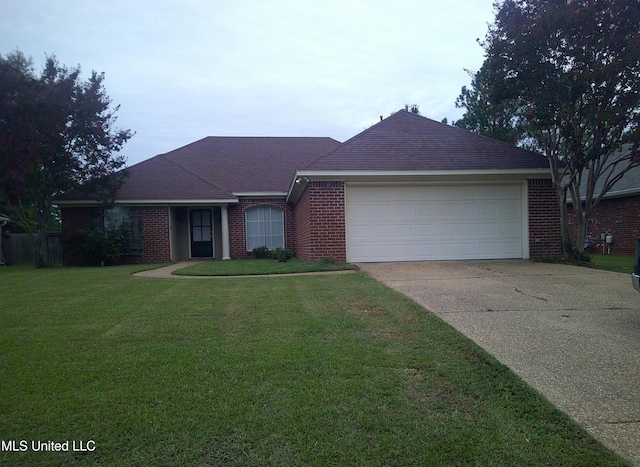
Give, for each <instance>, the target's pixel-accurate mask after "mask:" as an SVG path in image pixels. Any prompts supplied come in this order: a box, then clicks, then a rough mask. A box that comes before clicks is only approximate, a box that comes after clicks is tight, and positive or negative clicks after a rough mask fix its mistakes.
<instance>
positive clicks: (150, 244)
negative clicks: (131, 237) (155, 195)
mask: <svg viewBox="0 0 640 467" xmlns="http://www.w3.org/2000/svg"><path fill="white" fill-rule="evenodd" d="M131 214H132V215H137V216H140V220H141V222H142V235H143V237H144V247H143V251H142V256H131V257H130V261H129V262H136V263H166V262H169V261H171V245H170V233H169V206H138V207H132V208H131Z"/></svg>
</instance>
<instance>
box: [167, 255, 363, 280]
mask: <svg viewBox="0 0 640 467" xmlns="http://www.w3.org/2000/svg"><path fill="white" fill-rule="evenodd" d="M352 269H355V268H354V266H352V265H351V264H347V263H333V262H323V261H302V260H300V259H298V258H292V259H290V260H289V261H286V262H282V263H281V262H279V261H277V260H275V259H232V260H228V261H205V262H202V263H196V264H194V265H191V266H187V267H186V268H183V269H178V270H177V271H175V272H174V274H178V275H184V276H251V275H262V274H295V273H303V272H325V271H344V270H352Z"/></svg>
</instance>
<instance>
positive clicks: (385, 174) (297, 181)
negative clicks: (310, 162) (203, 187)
mask: <svg viewBox="0 0 640 467" xmlns="http://www.w3.org/2000/svg"><path fill="white" fill-rule="evenodd" d="M533 178H551V173H550V172H549V169H548V168H542V169H495V170H491V169H486V170H395V171H377V170H298V171H296V174H295V176H294V178H293V180H292V181H291V184H290V185H289V192H288V194H287V202H289V203H296V202H297V201H298V198H299V197H300V195H301V194H302V193H303V192H304V189H305V188H306V186H307V185H308V184H309V182H312V181H342V182H345V183H447V182H450V183H456V182H459V183H462V182H505V181H523V180H528V179H533Z"/></svg>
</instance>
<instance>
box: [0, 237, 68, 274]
mask: <svg viewBox="0 0 640 467" xmlns="http://www.w3.org/2000/svg"><path fill="white" fill-rule="evenodd" d="M47 249H48V253H49V258H48V260H47V261H48V263H49V265H51V266H62V244H61V241H60V234H59V233H48V234H47ZM2 253H3V256H4V262H5V264H8V265H26V264H36V252H35V249H34V247H33V244H32V242H31V241H30V240H29V234H16V233H12V234H11V235H10V236H9V237H4V238H3V239H2Z"/></svg>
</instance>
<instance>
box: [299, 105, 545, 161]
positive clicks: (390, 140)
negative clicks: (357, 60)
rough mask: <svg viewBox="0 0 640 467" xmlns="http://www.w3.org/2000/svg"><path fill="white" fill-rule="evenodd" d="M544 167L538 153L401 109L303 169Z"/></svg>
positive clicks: (543, 159)
mask: <svg viewBox="0 0 640 467" xmlns="http://www.w3.org/2000/svg"><path fill="white" fill-rule="evenodd" d="M548 167H549V164H548V162H547V159H546V157H544V156H542V155H540V154H537V153H534V152H531V151H526V150H524V149H521V148H518V147H516V146H512V145H510V144H507V143H503V142H500V141H497V140H494V139H491V138H487V137H484V136H480V135H478V134H475V133H471V132H469V131H466V130H462V129H460V128H457V127H454V126H451V125H447V124H444V123H439V122H436V121H434V120H430V119H428V118H425V117H422V116H420V115H416V114H413V113H410V112H407V111H406V110H400V111H398V112H396V113H395V114H393V115H391V116H390V117H388V118H386V119H384V120H382V121H381V122H379V123H377V124H376V125H374V126H372V127H371V128H368V129H367V130H365V131H363V132H362V133H360V134H358V135H356V136H354V137H353V138H351V139H350V140H348V141H346V142H345V143H343V144H342V145H341V146H340V147H338V148H337V149H335V150H334V151H332V152H330V153H329V154H326V155H323V156H321V157H318V158H317V159H316V160H314V161H312V162H310V163H309V164H307V165H306V166H305V167H304V168H305V169H306V170H337V171H346V170H358V171H364V170H374V171H406V170H416V171H418V170H419V171H450V170H492V169H495V170H505V169H547V168H548Z"/></svg>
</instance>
